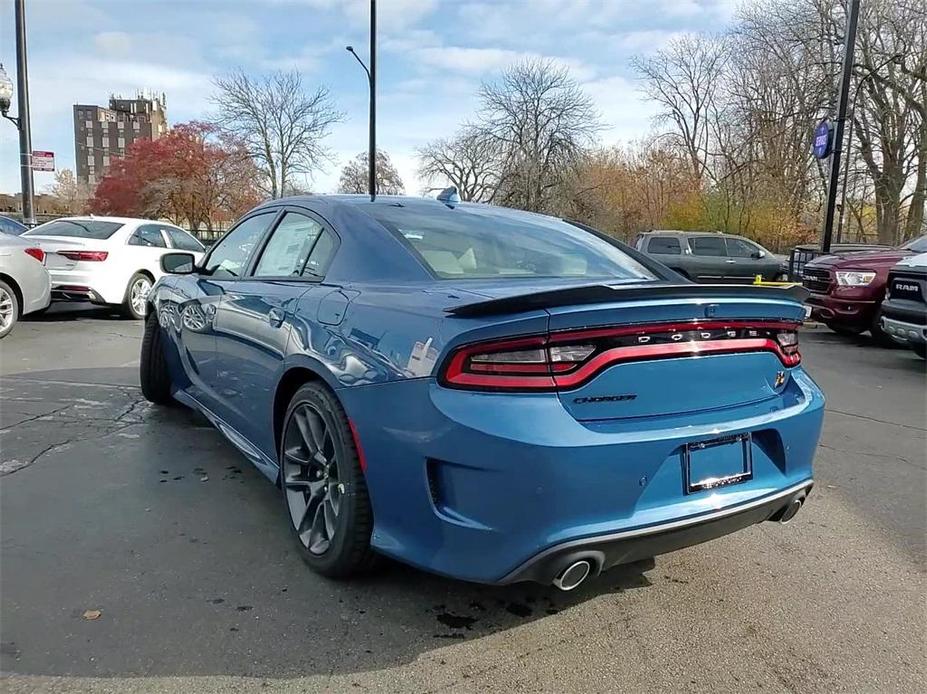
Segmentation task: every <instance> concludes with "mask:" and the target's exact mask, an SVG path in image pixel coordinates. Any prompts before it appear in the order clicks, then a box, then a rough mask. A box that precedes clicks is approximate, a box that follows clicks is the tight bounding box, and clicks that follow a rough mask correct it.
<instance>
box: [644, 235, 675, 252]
mask: <svg viewBox="0 0 927 694" xmlns="http://www.w3.org/2000/svg"><path fill="white" fill-rule="evenodd" d="M647 252H648V253H659V254H661V255H680V254H681V253H682V249H681V247H680V245H679V239H677V238H676V237H675V236H654V237H653V238H651V239H650V243H649V244H648V245H647Z"/></svg>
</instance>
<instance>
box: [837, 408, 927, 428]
mask: <svg viewBox="0 0 927 694" xmlns="http://www.w3.org/2000/svg"><path fill="white" fill-rule="evenodd" d="M824 411H825V412H833V413H834V414H842V415H843V416H845V417H856V418H858V419H865V420H867V421H870V422H878V423H879V424H888V425H889V426H893V427H902V428H904V429H914V431H923V432H927V428H924V427H918V426H914V425H913V424H899V423H898V422H887V421H885V420H884V419H878V418H876V417H867V416H866V415H864V414H856V413H854V412H844V411H843V410H834V409H831V408H830V407H825V408H824Z"/></svg>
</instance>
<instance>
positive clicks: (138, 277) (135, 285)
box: [121, 272, 154, 320]
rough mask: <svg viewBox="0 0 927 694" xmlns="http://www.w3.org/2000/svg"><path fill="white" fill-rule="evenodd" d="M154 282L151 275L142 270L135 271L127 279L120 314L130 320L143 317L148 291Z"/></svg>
mask: <svg viewBox="0 0 927 694" xmlns="http://www.w3.org/2000/svg"><path fill="white" fill-rule="evenodd" d="M153 284H154V282H153V281H152V279H151V277H149V276H148V275H146V274H145V273H144V272H136V273H135V274H134V275H132V278H131V279H130V280H129V284H128V286H127V287H126V293H125V297H124V298H123V300H122V307H121V311H122V315H123V316H125V317H126V318H129V319H132V320H142V319H144V318H145V306H146V300H147V299H148V293H149V292H150V291H151V287H152V285H153Z"/></svg>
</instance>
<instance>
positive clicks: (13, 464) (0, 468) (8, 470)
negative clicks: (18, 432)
mask: <svg viewBox="0 0 927 694" xmlns="http://www.w3.org/2000/svg"><path fill="white" fill-rule="evenodd" d="M136 424H138V422H127V423H125V424H123V425H122V426H119V427H116V428H115V429H111V430H109V431H101V432H100V433H99V434H96V435H94V436H82V437H80V438H77V439H75V438H68V439H65V440H64V441H60V442H59V443H53V444H51V445H50V446H46V447H45V448H43V449H42V450H41V451H39V452H38V453H37V454H35V455H34V456H32V458H30V459H29V460H26V461H19V460H16V459H13V460H8V461H4V462H3V463H0V477H8V476H9V475H13V474H16V473H17V472H19V471H20V470H25V469H26V468H27V467H31V466H32V465H33V464H34V463H37V462H38V461H39V460H40V459H41V458H43V457H45V456H46V455H48V454H49V453H54V452H55V451H58V450H60V449H62V448H67V447H68V446H70V445H71V444H72V443H75V442H77V443H81V442H84V441H95V440H98V439H105V438H106V437H108V436H113V435H115V434H118V433H120V432H122V431H125V430H126V429H128V428H129V427H133V426H135V425H136Z"/></svg>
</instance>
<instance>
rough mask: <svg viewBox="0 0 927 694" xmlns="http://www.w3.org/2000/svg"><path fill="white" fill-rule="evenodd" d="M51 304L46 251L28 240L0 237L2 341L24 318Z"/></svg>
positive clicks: (0, 331)
mask: <svg viewBox="0 0 927 694" xmlns="http://www.w3.org/2000/svg"><path fill="white" fill-rule="evenodd" d="M50 301H51V279H50V278H49V276H48V270H46V269H45V251H43V250H42V249H41V248H39V247H38V246H37V245H36V244H35V242H30V241H29V240H28V238H25V239H24V238H21V237H19V236H12V235H10V234H0V339H2V338H4V337H6V336H7V335H9V334H10V332H11V331H12V330H13V327H14V326H15V325H16V322H17V321H18V320H19V318H20V317H21V316H24V315H26V314H27V313H32V312H33V311H41V310H42V309H44V308H47V307H48V304H49V302H50Z"/></svg>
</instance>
